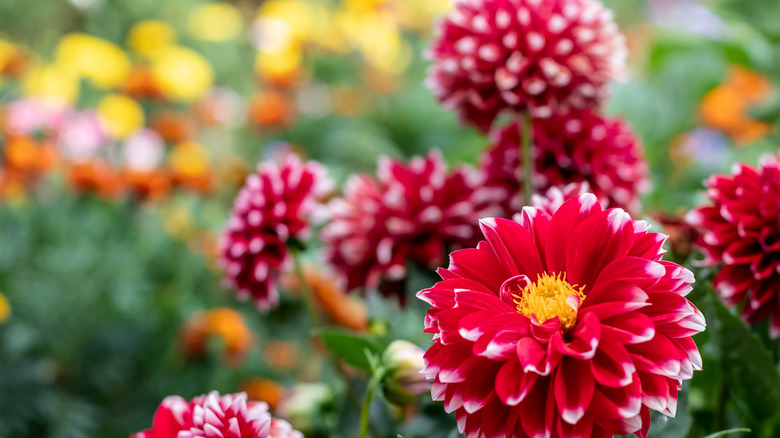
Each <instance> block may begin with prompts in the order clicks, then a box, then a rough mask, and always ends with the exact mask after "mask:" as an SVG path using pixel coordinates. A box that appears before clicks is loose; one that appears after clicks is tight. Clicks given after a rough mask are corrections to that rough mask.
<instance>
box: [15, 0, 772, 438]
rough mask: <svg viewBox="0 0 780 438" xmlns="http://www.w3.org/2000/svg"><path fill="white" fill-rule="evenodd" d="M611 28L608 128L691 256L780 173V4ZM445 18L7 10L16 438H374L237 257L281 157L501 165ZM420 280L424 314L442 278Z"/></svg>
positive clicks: (233, 8) (442, 422)
mask: <svg viewBox="0 0 780 438" xmlns="http://www.w3.org/2000/svg"><path fill="white" fill-rule="evenodd" d="M606 3H607V5H608V6H609V7H611V8H613V9H614V10H615V12H616V16H617V19H618V22H619V24H620V26H621V29H622V30H623V32H624V33H625V34H626V36H627V38H628V41H629V49H630V53H631V54H630V63H631V75H630V78H629V80H628V81H627V82H625V83H621V84H618V85H617V88H616V91H615V93H614V95H613V97H612V99H611V100H610V101H609V104H608V112H609V113H610V114H616V115H620V116H622V117H624V118H625V119H627V120H628V121H629V122H631V123H632V125H633V127H634V129H635V130H636V132H637V133H638V135H639V136H640V137H641V139H642V140H643V143H644V145H645V153H646V155H647V157H648V159H649V160H650V163H651V167H650V169H651V173H652V183H653V184H652V188H651V189H650V190H649V191H648V192H647V193H646V195H645V203H644V211H645V213H646V215H647V216H648V217H650V218H652V219H654V220H655V221H657V222H659V223H664V224H666V225H667V226H668V227H667V232H668V233H670V234H672V240H671V243H672V245H675V244H677V245H682V247H681V248H678V249H677V251H675V252H678V251H679V252H685V251H686V250H687V251H688V252H689V251H690V250H689V249H688V248H686V247H685V245H689V244H690V238H688V237H686V236H685V235H684V234H683V233H684V230H682V231H679V232H677V234H675V230H676V229H675V228H674V224H675V223H678V222H677V221H679V220H680V216H679V215H681V214H682V213H683V212H684V211H686V210H687V209H688V208H689V207H691V206H693V205H695V204H696V203H697V202H699V201H700V200H701V199H702V194H701V191H700V190H701V188H702V185H701V182H702V180H703V179H704V178H705V177H707V176H708V175H710V174H712V173H714V172H723V171H727V170H728V169H729V168H730V166H731V163H732V162H734V161H735V160H741V161H746V162H749V163H756V162H757V161H758V157H759V156H760V155H761V154H763V153H765V152H767V151H775V150H776V149H777V147H776V145H777V139H776V136H777V131H776V129H775V126H776V124H777V122H778V120H780V100H779V99H777V96H776V93H775V89H776V84H777V83H778V81H779V80H780V45H778V44H777V43H778V40H780V22H778V21H777V17H779V16H780V3H778V2H768V1H762V0H730V1H728V0H723V1H716V0H712V1H694V0H611V1H607V2H606ZM450 7H451V4H450V0H424V1H420V0H341V1H339V0H266V1H248V0H247V1H241V0H236V1H229V2H228V1H225V2H204V1H196V0H46V1H45V2H44V1H37V2H30V1H27V0H3V1H2V2H0V162H1V163H0V242H2V244H0V437H3V438H5V437H14V438H18V437H36V438H42V437H47V438H48V437H51V438H54V437H57V438H77V437H125V436H127V435H128V434H129V433H131V432H136V431H139V430H141V429H143V428H145V427H148V425H149V424H150V422H151V418H152V414H153V412H154V409H155V407H156V406H157V405H158V403H159V402H160V400H162V398H163V397H165V396H166V395H169V394H180V395H182V396H185V397H192V396H194V395H197V394H201V393H204V392H206V391H208V390H210V389H217V390H220V391H222V392H236V391H240V390H244V391H247V392H248V393H249V395H250V397H252V398H256V399H261V400H265V401H267V402H268V403H269V404H270V405H271V407H272V409H273V410H274V411H275V412H276V413H277V415H280V416H282V417H285V418H288V419H290V420H291V421H292V422H293V424H294V425H295V426H296V427H297V428H299V429H301V430H305V431H307V436H334V435H333V433H332V432H331V433H330V434H328V433H327V432H324V431H328V430H339V431H340V432H339V433H340V434H341V435H340V436H344V437H349V436H356V434H355V432H354V427H355V424H356V422H357V420H356V415H357V412H356V410H355V409H350V408H348V406H350V402H349V400H348V399H349V398H350V397H351V396H352V397H354V394H350V393H348V391H346V389H345V388H343V387H341V386H339V385H341V384H340V383H338V380H339V379H337V378H336V377H334V376H336V374H335V371H334V369H333V367H332V366H329V365H328V364H326V363H324V359H323V355H322V354H321V351H320V350H321V349H320V350H318V347H317V346H316V345H315V346H314V347H315V348H313V349H312V348H311V344H310V341H309V333H308V331H307V330H304V329H303V328H305V327H308V324H309V322H308V319H307V318H306V314H305V311H304V310H303V308H302V305H301V304H300V303H299V300H297V299H296V298H295V291H296V288H297V285H296V284H295V283H294V282H292V281H288V282H287V284H286V287H285V288H286V290H288V291H290V292H291V294H288V295H283V298H282V303H281V306H280V308H279V309H277V310H275V311H274V312H272V313H270V314H268V315H260V314H259V313H258V312H257V310H256V309H255V308H254V306H253V305H252V304H251V303H238V302H236V301H235V299H234V298H233V294H232V293H231V292H229V291H228V290H226V289H225V288H224V287H223V286H222V285H221V281H220V272H219V270H218V268H217V267H216V242H217V236H218V234H219V230H220V228H221V227H222V225H223V223H224V221H225V220H226V218H227V217H228V214H229V212H230V207H231V205H232V201H233V197H234V195H235V193H236V192H237V190H238V188H239V187H240V186H241V184H242V182H243V180H244V178H245V176H246V175H247V174H248V173H249V172H251V171H252V170H253V168H254V166H255V165H256V163H257V162H258V161H260V160H262V159H265V158H269V157H274V156H278V154H281V153H282V152H283V151H285V150H289V149H292V150H294V151H297V152H298V153H300V154H301V155H304V156H307V157H310V158H312V159H316V160H319V161H321V162H322V163H324V164H326V165H327V167H328V169H329V172H330V174H331V176H333V177H334V178H335V179H336V180H337V181H338V182H343V181H344V180H345V179H346V177H347V176H348V175H349V174H351V173H354V172H368V173H373V172H374V170H375V162H376V158H377V157H378V156H380V155H390V156H395V157H409V156H411V155H414V154H421V153H424V152H425V151H427V150H428V149H430V148H432V147H438V148H441V149H442V150H443V151H444V157H445V159H446V160H447V161H448V162H449V163H457V162H467V163H475V162H476V160H477V159H478V157H479V154H480V152H481V151H482V149H483V148H484V147H485V146H486V145H487V140H486V139H485V138H483V137H481V136H480V135H479V134H478V133H476V132H474V131H472V130H469V129H466V128H461V127H459V126H458V125H457V123H456V121H455V117H454V115H453V114H452V113H450V112H446V111H444V110H443V109H441V108H440V107H439V105H438V104H437V103H436V102H435V99H434V98H433V96H432V95H431V93H429V92H428V91H427V90H426V89H425V86H424V84H423V82H424V78H425V71H426V68H427V62H426V61H425V59H424V56H423V54H424V51H425V48H426V45H427V42H428V39H429V37H430V34H431V31H432V25H433V22H434V19H435V17H436V16H437V15H439V14H442V13H445V12H446V11H448V10H449V8H450ZM311 264H312V265H313V266H314V265H317V264H321V262H317V260H316V259H312V260H311ZM312 272H313V274H312V276H311V285H312V287H313V289H314V290H315V293H316V295H317V298H318V300H317V301H318V304H319V306H320V308H321V311H322V312H323V313H325V314H327V316H328V321H330V323H331V324H332V325H336V326H342V327H346V328H349V329H352V330H357V331H370V332H371V333H372V334H374V335H376V336H378V337H384V338H387V339H395V338H400V337H403V338H406V339H410V340H413V341H415V342H417V343H419V344H420V345H424V344H425V342H426V341H427V340H429V336H428V335H423V334H422V332H421V331H422V324H423V323H422V317H421V315H422V314H423V313H424V309H423V307H422V306H421V305H418V304H416V303H413V305H412V306H411V307H409V308H407V309H404V310H400V309H398V308H395V307H393V305H392V304H387V303H385V302H383V301H381V300H379V299H378V298H376V297H372V296H369V297H368V299H366V300H358V299H356V298H353V297H350V296H346V295H345V294H344V293H343V292H342V291H340V290H338V288H337V287H335V286H333V285H332V284H330V283H329V282H328V281H329V280H328V279H327V278H319V277H317V275H316V274H314V272H316V270H312ZM419 278H421V280H420V282H418V283H417V284H414V282H412V284H410V285H409V288H410V290H411V292H410V293H413V292H414V291H416V290H419V289H420V288H422V287H424V286H426V284H427V282H430V278H431V277H430V275H429V274H423V275H421V276H420V277H419ZM412 301H416V300H412ZM706 370H707V365H706V363H705V372H703V373H702V376H703V377H701V378H699V377H697V379H698V380H697V379H694V383H693V384H694V385H698V386H695V387H693V388H692V389H691V391H690V397H689V398H688V399H687V400H685V401H684V402H682V401H681V403H685V404H686V406H685V408H681V412H682V415H681V416H680V417H681V418H682V420H681V421H683V422H684V421H688V424H689V425H690V418H691V416H694V417H696V418H697V422H696V424H702V425H709V426H711V427H712V428H713V429H710V430H717V429H714V428H715V427H720V426H724V424H718V423H719V422H720V423H723V421H724V420H723V419H722V418H719V416H718V415H719V412H717V410H718V409H719V408H718V406H716V405H714V404H713V403H714V402H713V401H712V400H713V398H714V397H713V396H712V394H713V393H714V392H713V391H715V389H712V388H709V387H708V384H707V382H712V381H717V379H719V378H720V377H719V376H717V375H712V376H709V377H707V376H706ZM708 379H711V380H708ZM696 382H702V383H699V384H697V383H696ZM415 409H419V410H421V411H422V415H419V416H415V417H414V418H415V419H414V420H413V421H411V422H406V423H404V424H405V425H404V426H401V427H402V429H399V430H398V431H397V432H399V433H407V437H409V436H429V437H439V436H441V437H445V436H448V435H451V430H452V428H453V427H454V422H453V421H452V420H451V419H450V418H448V417H446V416H444V415H443V414H442V413H441V412H440V411H441V408H440V407H437V406H432V407H431V406H427V405H422V406H418V407H417V408H415ZM720 414H722V412H720ZM381 415H384V416H385V417H386V418H387V419H388V420H387V423H388V424H390V423H393V422H392V421H391V420H390V419H392V418H404V416H405V415H411V413H410V412H405V411H394V410H392V409H390V408H387V412H384V413H383V414H381ZM381 415H380V417H381ZM686 416H687V417H686ZM685 418H688V420H685ZM410 423H413V424H412V425H410ZM388 427H390V426H388ZM654 427H656V426H654ZM403 428H406V429H403ZM410 430H413V431H414V433H413V434H409V432H408V431H410ZM654 430H655V429H654ZM686 430H687V429H686ZM415 433H416V434H417V435H415ZM691 433H694V432H691ZM702 435H703V434H702ZM388 436H390V435H388ZM392 436H395V434H393V435H392ZM452 436H454V435H452ZM667 436H675V435H667ZM676 436H681V435H676ZM692 436H700V435H696V434H695V433H694V435H692Z"/></svg>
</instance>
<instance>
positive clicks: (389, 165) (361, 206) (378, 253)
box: [322, 150, 498, 303]
mask: <svg viewBox="0 0 780 438" xmlns="http://www.w3.org/2000/svg"><path fill="white" fill-rule="evenodd" d="M491 193H492V191H491V190H490V189H487V188H483V187H482V185H481V179H480V177H479V176H478V174H477V173H476V172H473V171H472V169H469V168H466V167H458V168H456V169H452V170H447V165H446V164H445V162H444V159H443V158H442V156H441V153H440V152H439V151H437V150H432V151H431V152H429V153H428V154H427V155H426V156H424V157H419V156H418V157H413V158H412V159H411V160H410V161H409V162H408V163H402V162H399V161H396V160H393V159H390V158H387V157H383V158H380V160H379V163H378V177H377V178H374V177H372V176H368V175H355V176H353V177H352V178H350V179H349V180H348V181H347V183H346V186H345V193H344V196H343V197H341V198H336V199H334V200H333V201H332V202H331V204H330V205H329V218H330V223H329V224H328V225H326V226H325V227H324V228H323V230H322V239H323V241H324V242H325V244H326V255H327V259H328V261H329V262H330V263H331V264H332V266H333V267H334V268H335V269H336V271H337V273H339V274H340V275H341V276H342V277H343V278H345V279H346V283H347V285H346V286H347V290H354V289H373V288H377V287H379V288H380V290H381V291H382V292H384V293H386V294H388V295H393V294H394V295H397V296H398V297H399V299H400V300H401V302H402V303H403V302H404V301H403V300H404V294H403V280H404V279H405V277H406V263H407V260H408V259H411V260H413V261H414V262H416V263H417V264H419V265H421V266H425V267H429V268H435V267H438V266H441V263H443V262H444V261H445V255H446V254H447V253H446V249H447V248H450V249H451V248H458V247H461V248H462V247H465V246H468V245H474V244H475V243H476V242H477V241H478V240H479V238H478V234H479V229H478V226H477V223H478V220H479V218H481V217H485V216H489V215H493V214H496V213H497V212H498V210H497V209H496V205H497V198H495V197H491ZM380 286H381V287H380Z"/></svg>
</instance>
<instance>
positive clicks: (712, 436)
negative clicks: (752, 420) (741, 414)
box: [704, 427, 750, 438]
mask: <svg viewBox="0 0 780 438" xmlns="http://www.w3.org/2000/svg"><path fill="white" fill-rule="evenodd" d="M741 432H750V429H748V428H746V427H738V428H736V429H728V430H721V431H720V432H715V433H711V434H709V435H707V436H705V437H704V438H718V437H721V436H726V435H731V434H732V433H741Z"/></svg>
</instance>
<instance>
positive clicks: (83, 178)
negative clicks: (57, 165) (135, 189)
mask: <svg viewBox="0 0 780 438" xmlns="http://www.w3.org/2000/svg"><path fill="white" fill-rule="evenodd" d="M68 181H70V184H71V187H72V188H73V189H74V190H75V191H76V192H79V193H96V194H98V195H99V196H101V197H103V198H106V199H116V198H118V197H119V196H120V195H121V194H122V192H123V190H124V185H123V181H122V175H121V174H120V172H119V171H117V170H116V169H115V168H114V167H112V166H111V165H110V164H108V163H106V162H105V161H102V160H92V161H87V162H83V163H74V164H72V165H71V166H70V170H69V172H68Z"/></svg>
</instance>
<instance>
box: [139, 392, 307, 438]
mask: <svg viewBox="0 0 780 438" xmlns="http://www.w3.org/2000/svg"><path fill="white" fill-rule="evenodd" d="M198 437H222V438H303V434H301V433H300V432H298V431H296V430H294V429H293V428H292V426H290V424H289V423H288V422H286V421H284V420H280V419H278V418H271V415H270V414H269V413H268V405H266V404H265V403H263V402H255V401H250V402H247V399H246V394H245V393H243V392H242V393H238V394H227V395H223V396H220V395H219V394H218V393H217V392H216V391H212V392H210V393H208V394H204V395H201V396H198V397H195V398H194V399H192V400H191V401H190V402H187V401H186V400H185V399H183V398H181V397H179V396H175V395H172V396H169V397H166V398H165V400H163V402H162V404H161V405H160V406H159V407H158V408H157V412H155V414H154V420H152V427H151V428H150V429H147V430H145V431H143V432H139V433H137V434H134V435H133V436H132V437H131V438H198Z"/></svg>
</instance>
